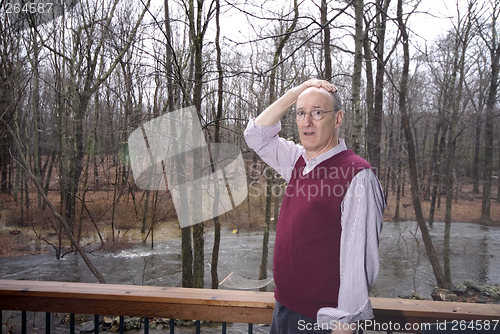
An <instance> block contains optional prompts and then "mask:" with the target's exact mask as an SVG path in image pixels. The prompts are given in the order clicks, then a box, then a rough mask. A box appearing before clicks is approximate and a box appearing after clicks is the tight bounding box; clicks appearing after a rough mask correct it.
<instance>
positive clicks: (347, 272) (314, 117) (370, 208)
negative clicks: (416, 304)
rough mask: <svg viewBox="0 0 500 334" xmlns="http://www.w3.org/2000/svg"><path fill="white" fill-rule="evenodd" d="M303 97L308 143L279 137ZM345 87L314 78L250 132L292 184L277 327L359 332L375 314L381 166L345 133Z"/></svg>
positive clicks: (280, 259) (280, 250)
mask: <svg viewBox="0 0 500 334" xmlns="http://www.w3.org/2000/svg"><path fill="white" fill-rule="evenodd" d="M294 103H296V104H297V105H296V121H297V126H298V130H299V134H300V141H301V143H302V145H297V144H295V143H293V142H291V141H287V140H285V139H283V138H280V137H279V136H278V133H279V131H280V129H281V124H280V119H281V117H282V116H283V115H284V114H285V112H286V111H287V110H288V109H289V108H290V107H291V106H292V105H293V104H294ZM343 118H344V113H343V112H342V101H341V99H340V95H339V94H338V93H337V89H336V88H335V87H334V86H333V85H332V84H330V83H329V82H327V81H324V80H317V79H311V80H308V81H306V82H304V83H302V84H301V85H299V86H297V87H295V88H292V89H290V90H289V91H287V92H286V93H285V94H284V95H283V96H282V97H281V98H279V99H278V100H277V101H275V102H274V103H273V104H272V105H271V106H269V107H268V108H267V109H266V110H264V112H262V113H261V114H260V115H259V116H258V117H257V118H256V119H255V120H250V122H249V124H248V126H247V128H246V130H245V139H246V141H247V144H248V146H249V147H250V148H252V149H253V150H255V152H256V153H257V154H258V155H259V156H260V157H261V158H262V160H264V161H265V162H266V163H267V164H268V165H270V166H271V167H273V168H274V169H275V170H276V171H278V173H280V174H281V176H282V177H283V178H284V179H285V180H286V181H287V182H288V186H287V188H286V191H285V196H284V199H283V204H282V207H281V211H280V216H279V221H278V224H277V228H276V242H275V248H274V259H273V267H274V281H275V284H276V287H275V290H274V294H275V299H276V305H275V309H274V313H273V320H272V325H271V331H270V333H271V334H293V333H331V332H335V333H337V332H352V329H353V328H354V326H352V324H355V323H356V322H357V321H358V320H367V319H371V318H373V313H372V309H371V304H370V300H369V299H368V292H369V289H370V288H371V287H372V286H373V284H374V283H375V280H376V278H377V275H378V269H379V258H378V237H379V233H380V231H381V229H382V213H383V211H384V209H385V198H384V195H383V192H382V188H381V186H380V183H379V181H378V179H377V177H376V175H375V172H374V170H373V168H372V167H371V166H370V165H369V164H368V162H366V161H365V160H364V159H362V158H361V157H359V156H358V155H356V154H354V152H352V151H351V150H348V149H347V148H346V145H345V143H344V140H343V139H339V138H338V129H339V127H340V126H341V125H342V120H343Z"/></svg>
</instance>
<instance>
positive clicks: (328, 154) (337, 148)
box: [302, 138, 347, 175]
mask: <svg viewBox="0 0 500 334" xmlns="http://www.w3.org/2000/svg"><path fill="white" fill-rule="evenodd" d="M345 150H347V147H346V146H345V141H344V139H342V138H339V143H338V144H337V146H335V147H333V148H331V149H330V150H328V151H326V152H325V153H321V154H320V155H318V156H317V157H315V158H312V159H311V160H307V154H306V150H303V151H302V158H304V161H305V162H306V166H305V168H304V172H303V175H306V174H307V173H309V172H310V171H312V170H313V169H314V167H316V166H317V165H319V164H320V163H322V162H323V161H325V160H327V159H330V158H331V157H333V156H334V155H336V154H339V153H340V152H342V151H345Z"/></svg>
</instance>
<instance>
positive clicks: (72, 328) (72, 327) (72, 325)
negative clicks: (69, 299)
mask: <svg viewBox="0 0 500 334" xmlns="http://www.w3.org/2000/svg"><path fill="white" fill-rule="evenodd" d="M0 334H1V333H0ZM69 334H75V314H74V313H71V314H70V315H69Z"/></svg>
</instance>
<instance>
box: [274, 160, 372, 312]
mask: <svg viewBox="0 0 500 334" xmlns="http://www.w3.org/2000/svg"><path fill="white" fill-rule="evenodd" d="M305 165H306V163H305V161H304V159H303V158H302V157H300V158H299V159H298V160H297V162H296V164H295V166H294V169H293V173H292V176H291V179H290V182H289V184H288V186H287V188H286V191H285V196H284V199H283V204H282V206H281V211H280V215H279V220H278V225H277V228H276V243H275V246H274V258H273V267H274V269H273V271H274V281H275V284H276V287H275V289H274V295H275V298H276V300H277V301H278V302H280V303H281V304H282V305H284V306H285V307H287V308H289V309H291V310H293V311H295V312H297V313H300V314H302V315H305V316H307V317H309V318H312V319H316V313H317V312H318V310H319V309H320V308H322V307H337V302H338V293H339V286H340V274H339V268H340V265H339V262H340V261H339V260H340V235H341V233H342V227H341V222H340V219H341V212H340V205H341V203H342V199H343V198H344V195H345V193H346V191H347V189H348V187H349V184H350V182H351V180H352V178H353V177H354V176H355V175H356V174H357V173H358V172H359V171H361V170H363V169H365V168H371V166H370V165H369V164H368V162H366V161H365V160H364V159H363V158H361V157H359V156H358V155H356V154H355V153H354V152H353V151H351V150H345V151H342V152H340V153H338V154H336V155H334V156H333V157H331V158H330V159H327V160H325V161H323V162H322V163H320V164H319V165H317V166H316V167H315V168H314V169H313V170H312V171H311V172H309V173H308V174H306V175H302V172H303V169H304V167H305Z"/></svg>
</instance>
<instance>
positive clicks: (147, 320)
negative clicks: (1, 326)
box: [0, 318, 149, 334]
mask: <svg viewBox="0 0 500 334" xmlns="http://www.w3.org/2000/svg"><path fill="white" fill-rule="evenodd" d="M0 334H2V333H0ZM144 334H149V318H144Z"/></svg>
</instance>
